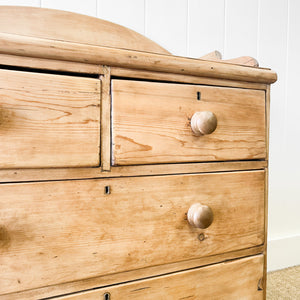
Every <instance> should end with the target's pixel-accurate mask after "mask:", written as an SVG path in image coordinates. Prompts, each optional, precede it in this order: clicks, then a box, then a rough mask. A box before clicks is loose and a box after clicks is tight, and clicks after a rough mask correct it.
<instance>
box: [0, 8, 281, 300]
mask: <svg viewBox="0 0 300 300" xmlns="http://www.w3.org/2000/svg"><path fill="white" fill-rule="evenodd" d="M245 64H246V65H245ZM247 64H248V65H253V60H251V59H250V58H243V57H242V58H239V59H236V60H232V61H224V62H223V61H221V60H220V59H218V58H217V56H216V55H215V56H214V55H213V54H210V55H209V56H206V57H204V59H188V58H183V57H175V56H172V55H171V54H169V53H168V52H167V51H166V50H164V49H162V48H161V47H160V46H158V45H156V44H155V43H153V42H152V41H150V40H148V39H146V38H145V37H143V36H141V35H139V34H137V33H135V32H133V31H131V30H129V29H126V28H124V27H121V26H118V25H116V24H112V23H109V22H106V21H102V20H98V19H94V18H91V17H87V16H83V15H77V14H73V13H67V12H62V11H55V10H47V9H38V8H16V7H1V8H0V65H1V68H0V128H1V130H0V136H1V152H0V181H1V183H0V220H1V221H0V264H1V268H0V280H1V283H0V298H1V299H42V298H47V299H49V298H52V297H55V299H70V300H75V299H104V300H109V299H112V300H114V299H186V298H188V299H202V298H203V299H204V298H208V299H264V298H265V290H266V288H265V286H266V282H265V278H266V276H265V275H266V274H265V272H266V233H267V231H266V224H267V218H266V216H267V172H268V171H267V170H268V124H269V119H268V118H269V117H268V116H269V98H270V87H269V85H270V84H271V83H273V82H275V81H276V74H275V73H274V72H272V71H271V70H269V69H262V68H258V67H254V66H247Z"/></svg>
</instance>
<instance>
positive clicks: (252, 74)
mask: <svg viewBox="0 0 300 300" xmlns="http://www.w3.org/2000/svg"><path fill="white" fill-rule="evenodd" d="M0 53H3V54H12V55H20V56H28V57H37V58H46V59H55V60H63V61H73V62H81V63H88V64H96V65H108V66H114V67H116V66H117V67H125V68H133V69H138V70H148V71H157V72H166V73H175V74H184V75H194V76H203V77H211V78H220V79H228V80H237V81H248V82H256V83H273V82H275V81H276V80H277V75H276V73H275V72H273V71H271V70H269V69H262V68H253V67H247V66H239V65H234V64H227V63H222V62H215V61H204V60H199V59H190V58H184V57H178V56H170V55H163V54H156V53H148V52H138V51H134V50H125V49H117V48H110V47H103V46H94V45H86V44H79V43H75V42H74V43H71V42H63V41H56V40H47V39H42V38H36V37H27V36H21V35H15V34H10V33H0Z"/></svg>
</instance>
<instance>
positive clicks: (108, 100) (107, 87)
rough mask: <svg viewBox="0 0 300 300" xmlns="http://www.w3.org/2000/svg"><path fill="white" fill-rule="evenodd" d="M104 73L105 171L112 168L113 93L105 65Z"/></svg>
mask: <svg viewBox="0 0 300 300" xmlns="http://www.w3.org/2000/svg"><path fill="white" fill-rule="evenodd" d="M103 70H104V75H103V76H101V77H100V78H101V81H102V91H101V100H102V101H101V107H102V114H101V167H102V170H103V171H109V170H110V153H111V146H110V145H111V141H110V131H111V126H110V115H111V94H110V83H111V78H110V68H109V67H107V66H104V67H103Z"/></svg>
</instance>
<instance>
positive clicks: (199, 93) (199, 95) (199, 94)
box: [197, 92, 201, 101]
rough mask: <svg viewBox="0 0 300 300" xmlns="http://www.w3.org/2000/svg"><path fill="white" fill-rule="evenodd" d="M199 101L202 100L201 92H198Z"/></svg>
mask: <svg viewBox="0 0 300 300" xmlns="http://www.w3.org/2000/svg"><path fill="white" fill-rule="evenodd" d="M197 100H198V101H199V100H201V92H197Z"/></svg>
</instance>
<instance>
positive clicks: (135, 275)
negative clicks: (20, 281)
mask: <svg viewBox="0 0 300 300" xmlns="http://www.w3.org/2000/svg"><path fill="white" fill-rule="evenodd" d="M263 249H264V246H256V247H252V248H247V249H242V250H237V251H231V252H226V253H222V254H217V255H211V256H208V257H201V258H196V259H192V260H187V261H180V262H175V263H172V264H164V265H160V266H152V267H147V268H142V269H138V270H132V271H128V272H123V273H115V274H108V275H104V276H98V277H97V276H96V277H92V278H87V279H83V280H77V281H72V282H66V283H60V284H56V285H51V286H46V287H41V288H37V289H31V290H26V291H21V292H17V293H13V294H11V293H9V294H5V295H3V296H1V300H23V299H36V298H45V297H53V296H56V295H59V294H68V293H74V292H76V291H82V290H88V289H95V288H97V287H99V286H107V285H110V284H115V283H122V282H128V281H132V280H137V279H143V278H148V277H153V276H156V275H157V274H168V273H171V272H176V271H180V270H187V269H191V268H196V267H199V266H206V265H210V264H214V263H219V262H223V261H228V260H233V259H237V258H241V257H247V256H252V255H256V254H261V253H262V252H263Z"/></svg>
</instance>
